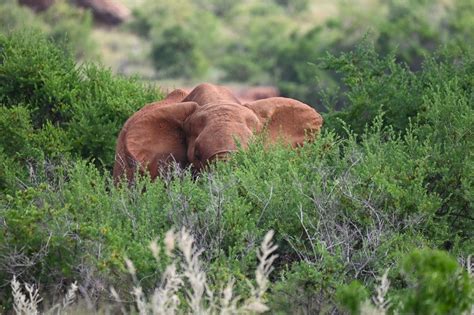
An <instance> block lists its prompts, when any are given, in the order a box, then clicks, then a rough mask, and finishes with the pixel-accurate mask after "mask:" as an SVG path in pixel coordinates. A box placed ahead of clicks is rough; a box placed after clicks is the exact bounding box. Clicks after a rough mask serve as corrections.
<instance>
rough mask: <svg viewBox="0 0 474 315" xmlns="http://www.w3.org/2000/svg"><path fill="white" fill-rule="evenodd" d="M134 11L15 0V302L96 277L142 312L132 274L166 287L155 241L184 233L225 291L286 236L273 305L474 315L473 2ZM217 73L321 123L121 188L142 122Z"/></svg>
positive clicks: (363, 0)
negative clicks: (267, 91)
mask: <svg viewBox="0 0 474 315" xmlns="http://www.w3.org/2000/svg"><path fill="white" fill-rule="evenodd" d="M124 3H127V4H128V5H129V7H130V8H131V9H132V10H133V17H132V18H131V19H130V20H129V21H128V22H127V23H125V24H123V25H121V26H120V27H117V28H109V27H105V26H101V25H98V24H97V23H96V22H94V20H93V17H92V14H91V13H90V12H88V11H86V10H84V9H80V8H77V7H75V6H73V5H72V4H71V3H69V2H67V1H56V3H55V5H53V6H52V7H51V8H49V9H48V10H47V11H44V12H41V13H33V12H32V11H30V10H29V9H28V8H26V7H23V6H20V5H18V4H17V2H16V1H14V0H1V1H0V105H1V106H0V228H1V229H0V301H1V302H0V312H10V311H12V308H13V304H14V295H12V290H11V286H10V284H11V281H12V279H13V277H14V276H15V277H16V279H18V281H20V282H22V283H23V282H26V283H34V284H36V285H37V286H38V287H39V289H40V292H41V294H42V296H43V297H44V299H45V302H43V303H42V304H41V306H42V307H43V308H45V309H47V307H48V305H53V304H54V303H56V302H57V301H58V300H59V299H61V298H62V296H63V295H64V294H65V293H66V291H67V288H68V287H69V285H70V284H71V283H73V281H77V284H78V296H79V297H80V299H81V301H83V303H84V305H85V306H84V307H91V306H92V307H96V309H97V307H99V308H101V307H102V308H105V307H111V308H112V309H114V307H117V310H120V307H122V308H125V309H126V310H127V311H131V312H133V309H134V307H135V304H134V303H132V301H133V295H132V293H131V291H132V287H133V286H134V285H135V286H137V285H138V286H139V287H140V288H142V289H143V291H144V292H145V294H147V295H148V294H150V295H151V294H152V292H153V289H154V288H155V287H157V286H159V285H160V279H161V276H162V275H163V274H164V273H165V270H166V268H167V266H168V264H169V263H170V259H171V258H169V257H168V258H167V257H162V259H161V260H159V261H158V263H157V261H156V260H155V258H154V256H153V252H151V251H150V250H149V248H148V245H149V243H150V242H151V241H153V240H155V239H156V238H157V239H158V246H162V247H165V243H166V242H165V240H166V239H165V233H166V231H168V230H170V229H171V228H174V229H175V230H177V231H178V230H180V229H181V228H183V227H184V228H186V229H187V231H189V232H190V233H191V234H192V235H194V239H195V245H196V246H197V248H201V249H203V252H202V254H201V256H200V258H201V260H202V268H203V270H205V271H206V273H207V276H208V280H209V286H210V287H211V289H213V290H214V291H216V292H219V290H220V289H221V288H222V287H223V286H224V284H225V283H227V282H228V281H230V280H231V279H234V280H233V281H234V287H233V291H234V293H235V294H237V295H239V296H241V297H243V299H244V298H245V297H249V296H252V294H253V293H255V292H253V291H252V290H251V289H250V287H249V286H248V284H247V282H248V280H247V279H249V278H252V274H253V272H254V270H255V266H256V265H257V264H258V259H257V255H256V249H257V248H258V245H259V244H260V243H261V241H262V240H263V239H264V235H265V234H266V232H267V231H269V230H274V232H275V236H274V242H275V243H276V244H277V245H278V250H277V253H278V255H279V257H278V258H277V259H276V260H274V261H273V266H274V268H275V269H274V271H273V273H271V274H270V275H269V274H268V273H267V274H265V276H269V277H270V278H269V280H270V283H269V286H268V291H267V292H266V293H265V295H264V296H262V300H264V301H265V303H266V305H267V306H268V307H269V309H270V312H271V313H277V314H286V313H298V314H310V313H322V314H325V313H327V314H333V313H351V314H359V313H364V314H365V313H369V312H377V313H381V314H384V313H387V314H392V313H395V312H398V313H401V314H462V313H465V314H470V313H472V312H473V303H474V283H473V278H472V266H470V265H469V264H470V261H471V260H470V259H469V257H470V255H472V254H473V253H474V241H473V240H474V210H473V209H474V207H473V205H474V188H473V178H474V159H473V155H474V153H473V152H474V150H473V146H474V137H473V131H472V126H473V125H474V108H473V105H474V92H473V85H474V54H473V44H474V38H473V37H474V33H473V31H472V30H473V29H474V20H473V19H472V16H474V4H473V3H472V1H468V0H458V1H450V0H431V1H428V0H416V1H402V0H372V1H370V0H357V1H344V0H339V1H324V0H321V1H316V0H315V1H309V0H295V1H284V0H268V1H256V0H247V1H238V2H237V1H228V0H209V1H200V0H194V1H191V0H179V1H173V2H170V1H156V0H153V1H152V0H143V1H136V2H133V1H124ZM201 80H207V81H212V82H220V83H222V84H229V85H236V84H237V85H242V84H244V85H274V86H277V87H278V88H279V90H280V91H281V93H282V94H283V95H285V96H289V97H294V98H297V99H300V100H302V101H304V102H306V103H308V104H311V105H312V106H314V107H315V108H316V109H317V110H318V111H321V112H322V114H323V116H324V119H325V125H324V129H323V132H322V134H321V135H320V137H319V139H318V141H316V142H315V143H312V144H308V145H306V146H305V147H303V148H301V149H299V150H297V151H294V150H288V149H287V148H284V147H278V146H276V147H275V148H272V150H263V148H262V147H263V146H262V144H261V139H256V141H255V143H254V144H253V145H252V146H251V147H250V148H249V150H247V151H245V152H238V153H236V154H235V155H234V157H233V159H232V160H231V161H229V162H228V163H225V164H220V163H218V164H216V165H215V166H214V167H213V169H212V170H211V171H210V172H208V173H203V174H201V175H200V176H199V177H197V178H193V177H192V176H191V174H190V172H189V171H188V170H179V169H176V170H175V173H174V174H173V176H170V177H168V178H163V179H159V180H157V181H155V182H153V183H152V182H150V181H149V179H148V178H146V177H145V178H141V179H140V180H139V181H137V184H136V185H135V186H133V187H115V186H114V185H113V184H112V179H111V168H112V165H113V160H114V148H115V139H116V136H117V134H118V132H119V130H120V128H121V127H122V125H123V123H124V122H125V120H126V119H127V118H128V117H129V116H130V115H131V114H132V113H133V112H134V111H136V110H138V109H139V108H140V107H141V106H143V105H144V104H146V103H148V102H151V101H155V100H158V99H160V98H161V97H163V94H164V92H165V90H166V89H167V88H170V87H173V86H176V87H178V86H192V85H193V84H194V83H195V82H198V81H201ZM125 257H127V259H129V260H130V261H133V263H134V266H135V268H136V274H134V276H133V277H132V276H130V275H129V273H128V272H127V264H126V263H125V261H126V260H125ZM469 270H471V275H470V274H469V272H468V271H469ZM252 281H254V280H252ZM255 281H257V282H258V280H255ZM189 285H191V284H189ZM111 286H113V287H114V288H115V290H116V292H118V294H119V295H120V296H122V297H124V301H128V303H127V302H123V303H122V305H121V306H120V305H119V306H117V305H116V303H115V302H114V301H113V300H111V299H110V291H109V288H110V287H111ZM371 297H373V298H371ZM177 298H178V299H179V301H180V302H181V304H180V305H181V306H180V307H179V310H180V311H182V312H188V311H191V309H193V308H192V306H191V305H189V304H187V303H186V301H187V300H186V294H185V293H182V294H178V295H177ZM202 303H203V304H206V303H209V301H207V302H206V301H202ZM137 304H139V303H138V301H137ZM137 307H139V305H138V306H137ZM102 310H103V309H102ZM216 311H219V309H218V310H216ZM221 311H222V309H221ZM254 311H255V310H254Z"/></svg>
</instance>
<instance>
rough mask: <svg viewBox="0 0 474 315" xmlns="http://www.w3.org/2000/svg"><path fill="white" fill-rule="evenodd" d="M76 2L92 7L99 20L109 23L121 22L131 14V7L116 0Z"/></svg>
mask: <svg viewBox="0 0 474 315" xmlns="http://www.w3.org/2000/svg"><path fill="white" fill-rule="evenodd" d="M76 3H77V4H78V5H80V6H82V7H85V8H89V9H91V10H92V13H93V14H94V17H95V18H96V20H97V21H99V22H101V23H104V24H108V25H116V24H120V23H122V22H125V21H126V20H127V19H128V18H130V16H131V12H130V9H128V8H127V7H126V6H125V5H123V4H122V3H120V2H118V1H114V0H76Z"/></svg>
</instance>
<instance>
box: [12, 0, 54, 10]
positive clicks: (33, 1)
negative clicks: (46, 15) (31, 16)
mask: <svg viewBox="0 0 474 315" xmlns="http://www.w3.org/2000/svg"><path fill="white" fill-rule="evenodd" d="M19 2H20V4H21V5H25V6H27V7H29V8H31V9H32V10H34V11H37V12H39V11H44V10H46V9H48V8H49V7H50V6H51V5H52V4H53V3H54V0H19Z"/></svg>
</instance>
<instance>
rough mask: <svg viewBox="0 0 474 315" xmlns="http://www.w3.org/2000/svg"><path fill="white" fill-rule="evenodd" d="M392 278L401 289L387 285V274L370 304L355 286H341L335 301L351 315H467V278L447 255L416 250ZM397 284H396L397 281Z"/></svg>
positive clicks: (470, 294)
mask: <svg viewBox="0 0 474 315" xmlns="http://www.w3.org/2000/svg"><path fill="white" fill-rule="evenodd" d="M397 267H398V270H397V272H396V274H395V275H394V277H398V278H402V281H401V286H402V287H401V288H394V287H393V285H392V286H390V281H389V280H388V278H387V274H388V271H387V272H386V273H385V274H384V276H383V277H382V278H381V283H380V285H378V286H377V295H376V296H374V297H373V303H374V304H375V305H374V304H372V303H371V302H370V301H369V300H367V294H366V290H365V288H364V287H363V286H361V285H360V284H358V283H355V282H353V283H351V284H350V285H347V286H343V287H341V288H340V290H339V291H338V296H339V297H340V298H339V301H340V303H341V304H342V305H344V306H345V307H346V308H347V309H348V310H349V311H350V312H351V314H386V313H401V314H468V312H469V311H471V309H472V306H473V305H474V285H473V282H472V279H471V278H470V275H469V274H468V272H467V271H466V270H464V269H463V268H462V267H460V266H459V264H458V263H457V262H456V260H455V259H453V258H452V257H450V256H449V255H448V254H447V253H445V252H442V251H437V250H431V249H422V250H420V249H417V250H414V251H412V252H410V253H407V254H405V255H404V257H403V258H402V259H401V260H400V261H399V262H398V266H397ZM399 282H400V281H399Z"/></svg>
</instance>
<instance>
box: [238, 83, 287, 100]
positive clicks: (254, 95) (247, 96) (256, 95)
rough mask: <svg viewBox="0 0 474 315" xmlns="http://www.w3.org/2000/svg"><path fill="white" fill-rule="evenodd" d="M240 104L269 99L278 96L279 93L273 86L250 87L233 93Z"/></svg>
mask: <svg viewBox="0 0 474 315" xmlns="http://www.w3.org/2000/svg"><path fill="white" fill-rule="evenodd" d="M235 93H236V94H237V98H238V99H239V100H240V101H241V102H253V101H257V100H261V99H265V98H269V97H276V96H280V91H278V89H277V88H276V87H274V86H253V87H252V86H251V87H247V88H244V89H241V90H239V91H236V92H235Z"/></svg>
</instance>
